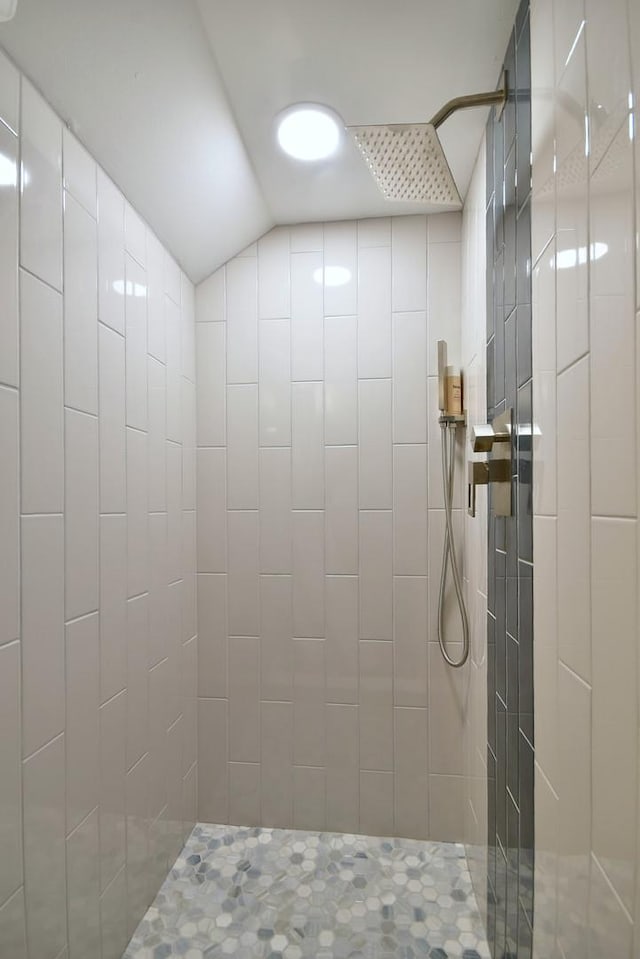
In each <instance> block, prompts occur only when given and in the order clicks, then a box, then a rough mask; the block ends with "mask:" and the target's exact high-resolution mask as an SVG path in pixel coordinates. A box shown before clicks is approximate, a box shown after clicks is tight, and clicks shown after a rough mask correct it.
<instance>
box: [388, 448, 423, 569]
mask: <svg viewBox="0 0 640 959" xmlns="http://www.w3.org/2000/svg"><path fill="white" fill-rule="evenodd" d="M427 543H428V535H427V447H426V446H424V445H422V446H408V445H407V446H394V447H393V571H394V573H395V574H396V575H398V576H402V575H407V576H426V574H427Z"/></svg>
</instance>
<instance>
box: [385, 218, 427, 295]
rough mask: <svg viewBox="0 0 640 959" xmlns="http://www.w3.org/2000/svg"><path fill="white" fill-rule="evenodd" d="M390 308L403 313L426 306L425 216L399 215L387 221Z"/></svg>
mask: <svg viewBox="0 0 640 959" xmlns="http://www.w3.org/2000/svg"><path fill="white" fill-rule="evenodd" d="M391 257H392V260H391V271H392V295H391V301H392V309H393V311H394V313H407V312H409V311H412V310H425V309H426V308H427V218H426V217H425V216H400V217H394V218H393V219H392V221H391Z"/></svg>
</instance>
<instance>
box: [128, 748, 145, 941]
mask: <svg viewBox="0 0 640 959" xmlns="http://www.w3.org/2000/svg"><path fill="white" fill-rule="evenodd" d="M148 759H149V757H148V756H146V755H145V756H143V757H142V759H140V760H139V761H138V762H137V763H136V764H135V766H134V767H133V768H132V769H130V770H129V772H128V773H127V779H126V802H127V926H128V929H127V932H128V933H129V935H131V934H132V933H133V930H134V929H135V927H136V926H137V925H138V923H139V922H140V920H141V919H142V916H143V915H144V913H145V911H146V908H147V906H148V904H149V872H148V852H149V843H148V836H149V821H148V814H147V807H148V801H149V776H148V772H149V762H148Z"/></svg>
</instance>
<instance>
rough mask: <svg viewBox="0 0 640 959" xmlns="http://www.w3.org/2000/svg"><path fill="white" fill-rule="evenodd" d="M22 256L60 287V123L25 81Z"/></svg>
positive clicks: (37, 273) (27, 264)
mask: <svg viewBox="0 0 640 959" xmlns="http://www.w3.org/2000/svg"><path fill="white" fill-rule="evenodd" d="M21 144H22V157H21V169H22V184H21V203H20V262H21V264H22V266H24V267H25V268H26V269H27V270H29V272H30V273H33V274H34V275H35V276H38V277H39V278H40V279H41V280H44V281H45V283H48V284H49V285H50V286H53V287H55V288H56V289H57V290H60V289H62V123H61V122H60V120H59V119H58V117H57V116H56V115H55V113H54V112H53V110H52V109H51V107H50V106H49V105H48V103H46V102H45V100H44V99H43V98H42V97H41V96H40V94H39V93H38V92H37V91H36V90H35V89H34V87H32V85H31V84H30V83H29V82H28V81H27V80H25V79H23V81H22V116H21Z"/></svg>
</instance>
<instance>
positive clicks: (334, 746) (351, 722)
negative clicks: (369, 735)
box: [325, 703, 359, 833]
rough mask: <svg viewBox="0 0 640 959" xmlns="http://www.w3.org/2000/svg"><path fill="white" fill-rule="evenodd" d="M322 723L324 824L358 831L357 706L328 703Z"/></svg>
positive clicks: (333, 827)
mask: <svg viewBox="0 0 640 959" xmlns="http://www.w3.org/2000/svg"><path fill="white" fill-rule="evenodd" d="M325 722H326V730H327V754H326V804H327V823H328V824H329V825H330V826H331V828H332V829H337V830H339V831H340V832H350V833H353V832H358V829H359V808H358V806H359V772H358V765H359V759H358V707H357V706H355V705H341V704H338V703H329V704H327V706H326V713H325Z"/></svg>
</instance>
